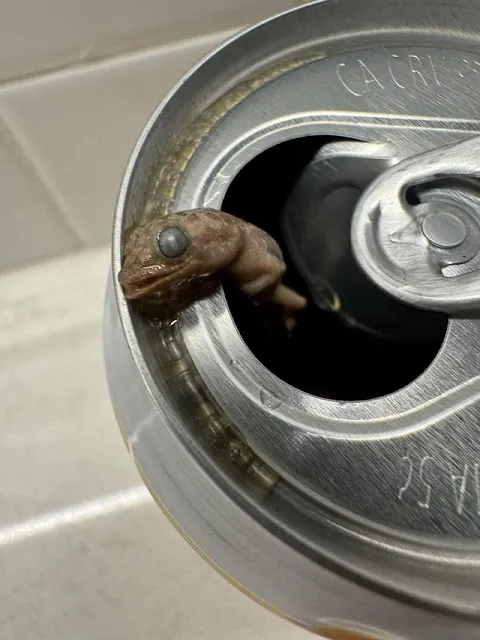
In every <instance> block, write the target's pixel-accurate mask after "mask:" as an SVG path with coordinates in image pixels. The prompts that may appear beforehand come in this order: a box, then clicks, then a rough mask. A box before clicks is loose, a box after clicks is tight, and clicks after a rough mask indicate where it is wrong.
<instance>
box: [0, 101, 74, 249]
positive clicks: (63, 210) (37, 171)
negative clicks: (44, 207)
mask: <svg viewBox="0 0 480 640" xmlns="http://www.w3.org/2000/svg"><path fill="white" fill-rule="evenodd" d="M0 138H1V139H2V141H3V142H4V143H5V145H6V147H7V149H8V150H9V151H10V152H11V153H12V154H13V155H14V156H15V158H16V160H17V161H18V164H19V168H20V169H21V170H22V171H23V172H24V175H25V177H26V178H27V180H30V181H33V182H35V183H36V185H37V187H38V188H39V189H40V190H41V191H42V192H43V194H44V195H45V197H46V199H47V200H48V201H49V202H50V205H51V207H52V213H53V214H54V215H55V216H56V218H57V220H58V221H59V222H60V224H62V225H63V226H64V227H66V228H67V229H68V231H69V232H70V233H71V234H72V235H73V236H74V238H75V241H76V243H77V247H76V248H77V249H82V248H83V247H85V246H86V244H87V242H86V239H85V238H82V236H81V233H80V232H79V230H78V229H77V227H76V224H75V221H74V220H73V218H72V217H71V216H70V214H69V212H68V207H67V206H66V205H65V203H64V202H63V200H62V198H61V197H60V195H59V194H58V193H57V191H56V189H55V187H54V186H53V185H52V183H51V181H50V179H49V177H48V175H47V173H46V172H45V171H44V170H43V169H42V167H41V166H40V165H39V164H38V163H37V162H36V161H35V159H34V157H33V156H32V154H31V153H30V150H29V147H28V144H27V142H26V140H25V138H24V136H23V135H21V133H20V132H19V131H18V130H17V128H16V127H15V126H14V125H13V124H12V122H10V121H9V118H8V116H7V115H6V113H5V111H4V109H3V108H2V107H1V106H0ZM74 250H75V249H74Z"/></svg>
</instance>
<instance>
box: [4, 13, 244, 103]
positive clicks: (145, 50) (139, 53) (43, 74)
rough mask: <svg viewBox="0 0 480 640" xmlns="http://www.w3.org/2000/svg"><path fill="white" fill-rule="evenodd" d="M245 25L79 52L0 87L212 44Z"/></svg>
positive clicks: (15, 78) (8, 87) (14, 85)
mask: <svg viewBox="0 0 480 640" xmlns="http://www.w3.org/2000/svg"><path fill="white" fill-rule="evenodd" d="M244 28H245V25H240V26H238V27H231V28H230V29H222V30H221V31H212V32H211V33H207V34H203V35H201V36H192V37H191V38H183V39H182V40H174V41H172V42H167V43H164V44H153V45H150V46H146V47H141V48H136V49H129V50H126V51H125V50H124V51H121V52H119V53H113V54H108V53H107V54H105V55H100V56H98V57H97V58H88V59H86V58H85V57H83V56H82V55H81V56H80V57H79V58H78V59H77V60H76V61H73V62H68V63H66V64H62V65H58V66H56V67H49V68H48V69H45V70H43V71H33V72H31V73H26V74H23V75H19V76H16V77H14V78H8V79H7V80H0V91H3V90H6V89H10V88H12V87H16V86H18V85H22V84H28V83H33V82H36V81H39V82H41V81H42V80H45V79H46V78H50V77H58V76H63V75H69V74H70V73H72V71H73V72H75V71H88V70H89V69H90V68H96V67H102V66H105V65H110V64H112V63H114V64H115V63H121V62H123V61H127V60H129V59H132V58H133V59H138V58H142V57H145V56H150V55H151V54H152V53H154V52H156V53H165V54H169V53H175V51H181V50H182V49H183V48H184V47H185V46H188V47H196V46H203V45H205V44H208V43H209V42H211V43H212V48H213V47H214V46H217V44H219V43H221V42H223V41H224V40H226V39H227V38H229V37H230V36H232V35H234V34H235V33H237V32H238V31H241V30H242V29H244Z"/></svg>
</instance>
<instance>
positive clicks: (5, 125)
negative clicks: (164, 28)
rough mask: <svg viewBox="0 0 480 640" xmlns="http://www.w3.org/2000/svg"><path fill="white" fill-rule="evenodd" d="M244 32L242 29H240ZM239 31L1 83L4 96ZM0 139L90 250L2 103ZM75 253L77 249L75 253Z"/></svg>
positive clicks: (215, 40)
mask: <svg viewBox="0 0 480 640" xmlns="http://www.w3.org/2000/svg"><path fill="white" fill-rule="evenodd" d="M240 28H241V27H240ZM237 31H238V29H226V30H222V31H216V32H213V33H210V34H206V35H202V36H196V37H193V38H187V39H184V40H178V41H175V42H172V43H168V44H165V45H161V46H155V47H149V48H145V49H141V50H137V51H135V52H134V53H125V52H122V53H121V54H118V55H116V56H105V58H104V59H102V60H96V61H93V62H92V61H89V62H84V63H81V64H77V65H69V66H67V67H63V68H61V69H58V70H57V71H49V72H47V73H43V74H36V75H32V76H29V77H28V78H24V79H17V80H13V81H8V82H4V83H1V82H0V93H1V92H2V90H3V91H6V90H7V89H10V88H11V87H18V86H22V85H27V84H29V85H32V84H34V83H36V82H41V81H45V80H46V79H51V78H57V79H58V78H62V77H64V76H65V77H70V76H71V74H72V72H75V71H78V70H82V71H89V70H93V69H101V68H102V66H110V65H111V64H112V62H113V63H117V64H118V63H119V62H120V63H121V62H122V61H132V60H138V59H139V58H140V59H141V58H143V57H145V56H149V55H151V53H152V52H156V53H158V52H160V53H163V54H164V55H165V56H168V55H170V56H171V55H174V54H175V52H176V51H182V50H183V49H184V48H185V46H188V47H190V48H194V47H196V46H200V45H202V46H205V45H206V44H207V43H211V45H212V48H213V47H214V46H215V45H218V44H219V43H221V42H222V41H223V40H225V39H227V38H228V37H229V36H231V35H233V34H234V33H235V32H237ZM0 137H4V138H5V140H6V142H7V143H10V144H9V146H10V148H11V149H12V151H13V152H14V153H15V154H16V156H17V159H18V161H19V164H20V166H21V168H22V169H23V170H24V171H25V172H26V173H27V177H28V178H30V179H34V180H35V181H36V182H37V185H38V186H39V188H40V189H41V190H42V192H43V193H44V194H45V195H46V197H47V199H48V200H49V201H50V203H51V205H52V211H53V213H54V214H55V215H56V217H57V219H59V220H61V224H63V225H64V226H66V227H67V228H68V230H69V231H70V233H72V234H73V236H74V238H75V240H76V242H77V247H76V248H77V249H82V248H85V247H87V246H89V245H90V244H91V243H90V241H89V238H88V237H86V236H85V234H84V233H83V231H82V228H81V225H79V224H77V221H76V219H75V216H73V215H72V214H71V213H70V211H69V207H68V204H67V202H65V200H64V198H63V197H62V195H61V194H60V193H59V192H58V190H57V189H56V187H55V185H54V183H53V182H52V180H51V178H50V176H49V174H48V172H47V171H45V169H44V168H43V167H42V165H41V164H40V163H39V162H38V161H37V160H36V158H35V156H34V154H33V153H32V151H31V149H30V146H29V144H28V140H27V138H26V136H25V134H24V132H23V131H22V130H21V129H19V127H18V126H16V124H15V122H14V121H13V120H12V118H11V117H10V115H9V113H8V110H7V109H6V108H5V106H4V105H2V104H1V103H0ZM74 250H75V249H74Z"/></svg>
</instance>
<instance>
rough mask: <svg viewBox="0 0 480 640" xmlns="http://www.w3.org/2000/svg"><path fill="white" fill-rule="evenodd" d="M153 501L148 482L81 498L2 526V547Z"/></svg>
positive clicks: (0, 536)
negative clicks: (69, 503) (67, 504)
mask: <svg viewBox="0 0 480 640" xmlns="http://www.w3.org/2000/svg"><path fill="white" fill-rule="evenodd" d="M150 501H153V499H152V496H151V494H150V493H149V491H148V489H147V488H146V487H145V486H144V485H138V486H136V487H132V488H131V489H127V490H125V491H118V492H116V493H110V494H108V495H106V496H102V497H101V498H96V499H95V500H90V501H86V502H79V503H77V504H75V505H73V506H71V507H66V508H65V509H59V510H58V511H52V512H51V513H46V514H44V515H42V516H39V517H37V518H32V519H30V520H24V521H23V522H18V523H16V524H12V525H8V526H6V527H1V528H0V547H1V546H6V545H8V544H15V543H17V542H23V541H24V540H28V539H29V538H33V537H35V536H37V535H42V534H45V533H50V532H52V531H56V530H57V529H60V528H61V527H66V526H69V525H72V524H80V523H83V522H87V521H89V520H93V519H94V518H97V517H99V516H106V515H110V514H112V513H116V512H119V511H124V510H126V509H130V508H132V507H136V506H140V505H142V504H147V503H149V502H150Z"/></svg>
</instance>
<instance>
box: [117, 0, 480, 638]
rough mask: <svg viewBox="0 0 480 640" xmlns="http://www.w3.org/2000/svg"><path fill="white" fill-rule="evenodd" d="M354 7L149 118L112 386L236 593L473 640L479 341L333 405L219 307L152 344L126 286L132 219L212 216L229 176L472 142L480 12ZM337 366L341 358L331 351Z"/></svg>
mask: <svg viewBox="0 0 480 640" xmlns="http://www.w3.org/2000/svg"><path fill="white" fill-rule="evenodd" d="M361 5H362V6H361V10H359V3H358V0H340V1H335V2H333V1H332V2H330V1H326V2H319V3H314V4H311V5H306V6H302V7H301V8H299V9H297V10H295V11H292V12H289V13H286V14H283V15H282V16H279V17H277V18H275V19H272V20H270V21H267V22H265V23H263V24H261V25H259V26H256V27H254V28H252V29H249V30H247V31H245V32H243V33H242V34H241V35H239V36H237V37H235V38H233V39H232V40H230V41H229V42H228V43H226V44H225V45H224V46H223V47H221V48H220V49H219V50H217V51H216V52H215V53H214V54H212V55H211V56H210V57H209V58H207V59H206V60H205V61H203V63H202V64H201V65H199V66H198V67H196V68H195V69H194V70H193V71H192V72H191V73H190V74H189V75H188V76H187V77H186V78H184V80H183V81H182V82H181V83H180V84H178V85H177V87H175V89H174V90H173V91H172V93H171V94H170V95H169V96H168V97H167V99H166V100H165V101H164V102H163V103H162V105H161V106H160V107H159V108H158V110H157V111H156V113H155V114H154V115H153V116H152V118H151V120H150V122H149V123H148V124H147V126H146V128H145V129H144V131H143V133H142V135H141V136H140V139H139V141H138V143H137V146H136V148H135V150H134V152H133V155H132V158H131V160H130V162H129V165H128V167H127V170H126V173H125V178H124V181H123V184H122V188H121V191H120V195H119V200H118V205H117V212H116V219H115V227H114V234H113V259H112V278H111V281H110V284H109V289H108V293H107V311H106V321H105V356H106V367H107V375H108V379H109V386H110V390H111V395H112V400H113V404H114V406H115V410H116V414H117V416H118V420H119V423H120V426H121V428H122V431H123V434H124V437H125V439H126V441H127V443H128V446H129V448H130V451H131V453H132V455H133V457H134V459H135V461H136V463H137V465H138V467H139V469H140V470H141V472H142V474H143V477H144V478H145V480H146V482H147V484H148V486H149V488H150V489H151V491H152V493H153V495H154V496H155V497H156V498H157V500H158V501H159V502H161V503H162V505H163V506H164V508H165V509H166V510H167V511H168V512H169V514H170V516H171V518H172V519H173V520H174V521H175V522H176V523H177V525H178V527H179V528H180V529H181V530H183V531H184V532H185V533H186V534H187V535H188V537H189V539H190V540H193V542H194V544H195V545H197V546H198V547H199V548H200V549H201V550H202V551H203V553H204V554H205V555H206V556H207V557H208V558H209V559H210V560H211V562H212V563H214V564H215V565H216V566H217V567H219V568H220V569H221V571H222V572H223V573H224V574H227V575H228V576H230V578H231V579H232V581H234V582H235V583H237V584H238V583H239V584H241V585H243V586H244V587H245V588H246V589H247V590H248V591H249V592H251V593H253V594H254V595H255V597H257V598H258V599H260V600H261V601H263V602H265V603H267V604H268V605H269V606H271V607H272V608H274V609H276V610H279V611H281V612H283V614H284V615H286V616H288V617H290V618H292V619H294V620H296V621H298V622H299V623H300V624H302V625H304V626H306V627H308V628H310V629H317V630H318V629H322V631H323V633H324V634H325V633H326V632H325V629H326V628H327V627H328V626H330V627H332V628H333V627H334V626H335V627H336V628H339V627H341V626H344V627H347V626H349V625H350V628H351V627H352V625H357V624H359V625H360V624H361V625H366V626H367V627H369V628H372V627H374V628H376V629H381V630H382V632H383V634H384V635H386V634H387V632H388V633H390V634H392V635H394V636H395V637H400V638H409V639H411V640H423V639H425V638H431V637H434V638H437V639H438V640H447V639H448V640H450V639H451V638H462V639H465V640H473V639H474V638H475V639H476V638H478V636H479V633H480V627H479V618H480V604H479V598H478V593H479V589H480V545H479V537H480V455H479V444H478V443H479V442H480V421H479V417H480V411H479V409H480V407H479V399H480V378H479V371H480V353H479V350H478V348H477V345H478V344H479V342H480V323H479V321H478V320H476V319H475V318H470V319H465V318H463V319H462V318H451V319H450V321H449V325H448V330H447V333H446V335H445V339H444V342H443V345H442V346H441V348H440V351H439V352H438V355H437V356H436V358H435V359H434V361H433V362H432V363H431V365H430V366H429V367H428V368H427V370H426V371H425V372H424V373H423V374H421V375H420V376H419V377H417V378H416V379H415V380H413V381H412V382H411V383H410V384H409V385H407V386H406V387H404V388H402V389H399V390H398V391H396V392H394V393H392V394H390V395H388V396H385V397H379V398H374V399H372V400H368V401H361V402H360V401H358V402H343V401H336V400H328V399H325V398H322V397H317V396H314V395H311V394H308V393H305V392H303V391H301V390H300V389H298V388H295V387H293V386H291V385H289V384H287V383H285V382H284V381H283V380H282V379H280V378H279V377H277V376H276V375H274V374H273V373H272V372H271V371H270V370H268V369H267V368H266V367H265V366H264V365H262V364H260V362H259V361H258V360H257V358H256V357H255V355H254V354H253V353H252V352H251V351H250V350H249V349H248V348H247V346H246V344H245V342H244V340H243V339H242V336H241V335H240V333H239V331H238V329H237V327H236V324H235V322H234V319H233V317H232V314H231V312H230V309H229V306H228V304H227V301H226V298H225V295H224V292H223V291H222V290H219V291H217V292H216V293H215V294H214V295H212V296H211V297H210V298H208V299H205V300H203V301H200V302H198V303H196V304H195V305H193V306H192V307H191V308H189V309H188V310H186V311H185V312H184V313H183V314H182V315H181V316H180V317H179V318H173V319H172V320H171V322H170V323H164V324H162V325H160V324H159V323H158V322H156V321H155V320H154V319H153V320H152V319H150V320H149V319H147V318H145V317H144V316H142V315H141V314H140V313H139V312H138V311H137V310H136V309H135V308H134V307H130V306H129V305H127V304H126V301H125V299H124V298H123V295H122V292H121V289H120V288H119V286H118V284H117V282H116V274H117V273H118V271H119V269H120V265H121V246H122V237H123V230H124V228H125V226H126V225H129V224H130V222H131V220H132V219H133V218H134V217H138V216H141V215H161V214H162V213H163V212H166V211H168V210H170V209H172V210H173V209H176V210H181V209H190V208H196V207H203V206H208V207H213V208H220V207H221V205H222V202H223V199H224V197H225V194H226V193H227V190H228V187H229V186H230V185H231V183H232V181H233V180H234V178H235V176H237V175H238V174H239V172H240V171H241V169H242V168H243V167H245V166H246V165H247V164H248V163H249V162H250V161H251V160H252V159H254V158H256V157H258V156H259V154H261V153H262V152H263V151H265V150H267V149H269V148H272V147H273V146H274V145H277V144H280V143H285V142H286V141H289V140H292V139H294V138H301V137H304V136H323V137H324V139H325V137H327V138H331V137H341V138H343V139H345V138H348V139H353V140H356V141H360V142H370V143H374V144H379V145H388V147H389V148H391V149H392V152H393V154H394V156H395V158H397V159H398V161H401V160H403V159H405V158H408V157H410V156H413V155H415V154H418V153H421V152H423V151H427V150H431V149H435V148H437V147H441V146H445V145H446V144H451V143H454V142H457V141H460V140H465V139H467V138H471V137H472V135H474V134H475V133H477V132H479V131H480V120H479V118H478V103H479V98H480V92H479V91H478V83H477V82H476V79H477V75H478V69H479V68H480V57H478V56H477V54H476V52H477V51H478V41H479V37H478V25H479V24H480V7H479V6H478V5H477V4H475V3H471V2H469V1H467V0H460V1H455V2H453V1H452V2H448V1H445V0H425V1H422V2H412V1H409V0H405V1H404V2H389V1H387V2H385V1H383V2H376V1H373V0H365V1H363V2H362V3H361ZM453 16H454V19H453ZM292 162H293V158H292ZM277 184H278V180H277ZM262 188H263V189H274V188H275V180H273V179H272V182H271V184H268V185H267V184H263V183H262ZM451 192H452V193H456V191H455V186H452V190H451ZM457 192H458V189H457ZM430 195H431V194H430ZM457 196H458V198H464V200H465V201H467V200H468V201H470V200H469V198H470V196H469V195H466V196H460V195H458V193H457ZM457 196H455V197H457ZM429 197H430V196H429ZM458 198H457V200H456V202H457V204H458V202H459V200H458ZM474 199H475V195H474V194H473V193H472V194H471V200H472V201H474ZM427 203H428V202H427ZM402 233H403V232H402ZM406 233H408V231H407V232H406ZM425 242H426V241H425ZM457 267H458V265H451V266H450V267H449V268H452V269H456V268H457ZM319 330H320V331H321V327H319ZM338 357H339V358H346V357H348V354H345V353H343V352H342V350H341V345H339V352H338ZM321 365H322V367H323V368H324V369H326V370H328V366H329V363H328V362H323V363H321ZM395 366H396V363H395V362H392V363H391V367H392V368H394V367H395ZM368 367H369V363H366V364H365V371H366V372H367V369H368ZM372 636H373V637H381V634H380V632H378V633H373V632H372ZM387 637H388V636H387Z"/></svg>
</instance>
